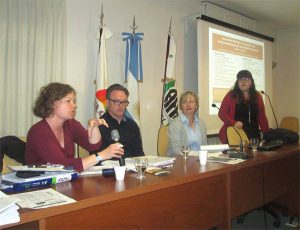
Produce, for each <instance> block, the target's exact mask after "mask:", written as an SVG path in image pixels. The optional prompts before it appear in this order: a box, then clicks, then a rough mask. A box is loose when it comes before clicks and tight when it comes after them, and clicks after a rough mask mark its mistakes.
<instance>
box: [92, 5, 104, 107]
mask: <svg viewBox="0 0 300 230" xmlns="http://www.w3.org/2000/svg"><path fill="white" fill-rule="evenodd" d="M103 18H104V13H103V3H102V4H101V14H100V26H99V43H98V53H97V65H96V76H95V79H94V92H95V93H94V95H95V97H96V93H97V90H98V88H97V77H98V61H99V55H100V47H101V37H102V33H103V26H104V24H103ZM96 100H97V99H96ZM94 113H95V111H94Z"/></svg>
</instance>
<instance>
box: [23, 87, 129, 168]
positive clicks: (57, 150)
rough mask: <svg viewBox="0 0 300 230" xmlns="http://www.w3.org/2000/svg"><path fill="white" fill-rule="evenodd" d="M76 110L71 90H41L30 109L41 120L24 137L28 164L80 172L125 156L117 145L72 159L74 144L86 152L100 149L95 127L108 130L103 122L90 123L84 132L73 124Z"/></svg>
mask: <svg viewBox="0 0 300 230" xmlns="http://www.w3.org/2000/svg"><path fill="white" fill-rule="evenodd" d="M76 108H77V106H76V92H75V90H74V89H73V88H72V87H71V86H69V85H67V84H61V83H50V84H48V85H47V86H45V87H42V89H41V91H40V94H39V96H38V98H37V99H36V101H35V106H34V108H33V113H34V115H36V116H38V117H41V118H42V120H41V121H39V122H37V123H36V124H34V125H33V126H32V127H31V128H30V130H29V132H28V134H27V142H26V150H25V159H26V163H27V164H35V165H40V164H47V163H51V164H62V165H64V166H72V167H74V169H75V170H77V171H83V170H85V169H87V168H89V167H91V166H93V165H96V164H97V163H98V162H99V161H100V160H106V159H110V158H112V157H117V158H120V157H121V155H123V154H124V151H123V149H122V148H121V147H120V144H112V145H110V146H108V147H107V148H106V149H104V150H103V151H101V152H97V153H95V154H93V155H91V156H88V157H85V158H75V157H74V153H75V146H74V144H75V143H77V144H79V145H80V146H82V147H83V148H85V149H86V150H88V151H93V150H97V149H99V147H100V145H101V134H100V131H99V128H98V126H99V125H105V126H108V125H107V123H106V121H105V120H104V119H91V120H90V121H89V123H88V128H87V130H86V129H85V128H84V127H83V126H82V125H81V124H80V123H79V122H78V121H77V120H75V115H76Z"/></svg>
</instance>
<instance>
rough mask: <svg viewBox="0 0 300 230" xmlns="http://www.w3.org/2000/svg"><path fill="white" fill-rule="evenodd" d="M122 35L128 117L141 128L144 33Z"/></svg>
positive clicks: (124, 33)
mask: <svg viewBox="0 0 300 230" xmlns="http://www.w3.org/2000/svg"><path fill="white" fill-rule="evenodd" d="M122 35H123V41H126V58H125V82H127V89H128V91H129V98H128V101H129V105H128V107H127V111H126V116H128V117H130V118H131V119H133V120H134V121H135V122H136V123H137V125H138V126H140V124H141V121H140V98H139V81H142V80H143V66H142V50H141V40H143V38H144V33H132V34H131V33H127V32H123V33H122Z"/></svg>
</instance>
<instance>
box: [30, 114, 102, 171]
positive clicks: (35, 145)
mask: <svg viewBox="0 0 300 230" xmlns="http://www.w3.org/2000/svg"><path fill="white" fill-rule="evenodd" d="M63 130H64V142H65V143H64V148H63V147H61V146H60V144H59V142H58V140H57V139H56V137H55V135H54V133H53V132H52V130H51V128H50V126H49V124H48V123H47V121H46V120H44V119H43V120H41V121H39V122H37V123H36V124H35V125H33V126H32V127H31V128H30V130H29V131H28V134H27V140H26V150H25V160H26V163H27V164H46V163H52V164H63V165H64V166H73V167H74V169H75V170H77V171H83V165H82V160H81V159H80V158H74V152H75V151H74V150H75V147H74V144H75V143H78V144H79V145H80V146H82V147H83V148H85V149H86V150H88V151H95V150H97V149H99V148H100V145H101V141H100V142H99V143H97V144H90V143H89V140H88V132H87V130H86V129H85V128H84V127H83V126H82V125H81V124H80V123H79V122H78V121H77V120H75V119H71V120H67V121H65V122H64V124H63Z"/></svg>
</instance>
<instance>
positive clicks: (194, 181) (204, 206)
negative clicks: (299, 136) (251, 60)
mask: <svg viewBox="0 0 300 230" xmlns="http://www.w3.org/2000/svg"><path fill="white" fill-rule="evenodd" d="M299 152H300V148H299V146H296V145H294V146H292V145H289V146H284V147H282V148H280V149H279V150H277V151H272V152H258V153H257V154H256V155H255V157H253V158H250V159H249V160H247V161H246V162H243V163H240V164H236V165H226V164H220V163H210V162H209V163H208V164H207V165H206V166H200V164H199V162H198V161H197V159H196V158H195V157H189V158H188V159H187V160H186V161H185V160H184V159H182V157H181V156H178V157H177V158H176V160H175V164H174V167H173V168H172V169H171V174H170V175H169V176H163V177H159V176H154V175H150V174H147V175H146V176H147V178H146V179H145V180H143V181H139V180H137V179H136V174H135V173H130V172H127V173H126V177H125V180H124V181H123V182H116V181H115V179H114V178H104V177H102V176H85V177H81V178H79V179H77V180H76V181H73V182H66V183H62V184H58V185H56V186H54V187H53V188H54V189H56V190H57V191H58V192H61V193H63V194H65V195H67V196H69V197H71V198H73V199H75V200H77V201H78V202H76V203H72V204H68V205H62V206H57V207H52V208H47V209H40V210H29V209H21V210H20V216H21V221H20V222H19V223H16V224H12V225H6V226H2V228H4V227H6V228H8V227H12V228H14V229H15V228H23V229H24V228H27V229H99V228H105V229H107V228H118V229H120V228H123V229H138V228H160V229H166V228H168V229H170V228H181V229H182V228H184V229H186V228H193V229H194V228H195V229H208V228H210V227H213V226H219V227H221V228H222V229H230V228H231V219H232V218H234V217H236V216H238V215H241V214H243V213H245V212H247V211H250V210H252V209H254V208H257V207H259V206H261V205H262V204H265V203H268V202H269V201H272V200H276V199H279V201H280V202H281V203H282V204H286V205H288V206H289V207H290V212H291V213H290V214H293V215H299V213H300V211H299V206H300V205H299V165H300V154H299ZM250 154H252V153H250Z"/></svg>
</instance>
